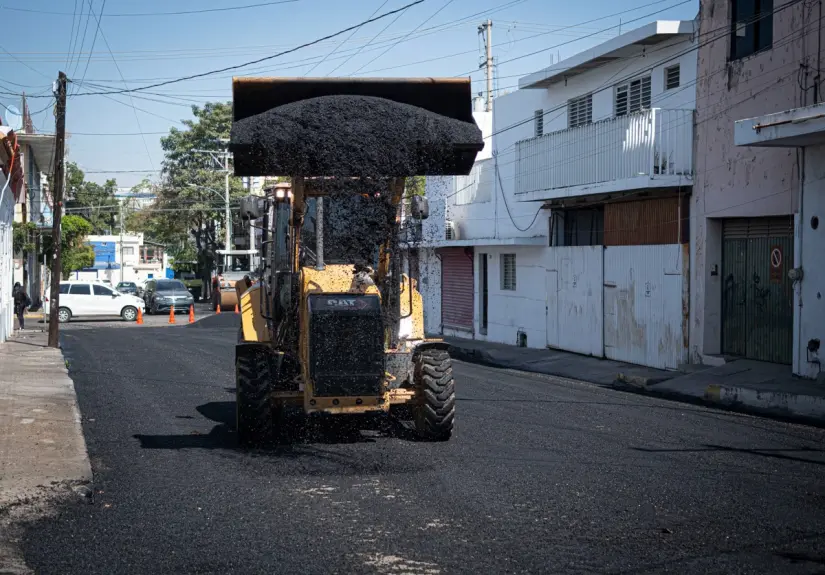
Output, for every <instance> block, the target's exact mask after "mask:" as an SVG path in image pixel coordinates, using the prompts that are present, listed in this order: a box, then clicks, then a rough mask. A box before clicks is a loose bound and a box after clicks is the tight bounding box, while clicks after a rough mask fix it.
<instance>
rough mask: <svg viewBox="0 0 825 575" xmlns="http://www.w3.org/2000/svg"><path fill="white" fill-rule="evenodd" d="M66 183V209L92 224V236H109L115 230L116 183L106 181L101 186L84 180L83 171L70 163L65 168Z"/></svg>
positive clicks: (112, 180)
mask: <svg viewBox="0 0 825 575" xmlns="http://www.w3.org/2000/svg"><path fill="white" fill-rule="evenodd" d="M66 183H67V186H68V187H67V190H68V192H69V198H70V199H69V200H68V201H67V202H66V208H67V209H69V210H71V211H72V212H73V213H74V214H75V215H82V216H83V217H85V218H86V219H87V220H88V221H89V223H90V224H92V233H93V234H111V233H113V230H114V229H115V216H116V215H117V212H118V207H119V205H118V200H117V198H115V192H116V191H117V181H115V180H114V179H111V180H106V183H104V184H103V185H102V186H101V185H100V184H97V183H95V182H88V181H86V180H85V174H84V173H83V170H81V169H80V168H78V167H77V164H76V163H74V162H70V163H69V164H68V165H67V166H66Z"/></svg>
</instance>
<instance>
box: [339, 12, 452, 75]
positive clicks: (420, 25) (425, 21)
mask: <svg viewBox="0 0 825 575" xmlns="http://www.w3.org/2000/svg"><path fill="white" fill-rule="evenodd" d="M453 1H454V0H447V1H446V2H445V3H444V5H443V6H442V7H441V8H439V9H438V10H436V11H435V12H434V13H433V14H432V15H431V16H430V17H429V18H427V19H426V20H424V21H423V22H422V23H421V24H419V25H418V26H416V27H415V28H413V30H412V31H411V32H409V33H408V34H407V35H406V36H404V37H403V38H402V39H401V42H403V41H404V40H406V39H407V38H409V37H410V36H411V35H412V34H414V33H415V32H416V31H418V30H419V29H420V28H421V27H422V26H423V25H424V24H426V23H427V22H429V21H430V20H432V19H433V18H435V17H436V16H438V15H439V14H440V13H441V12H442V11H443V10H444V9H445V8H447V6H449V5H450V4H452V3H453ZM398 17H399V18H400V17H401V14H399V16H398ZM397 19H398V18H396V20H397ZM397 45H398V44H390V46H389V47H388V48H387V49H386V50H384V51H383V52H381V53H380V54H378V56H376V57H375V58H373V59H372V60H370V61H369V62H367V63H366V64H364V65H363V66H361V67H360V68H358V69H357V70H356V71H355V72H353V73H352V74H350V76H354V75H355V74H357V73H358V72H360V71H361V70H363V69H364V68H366V67H367V66H369V65H370V64H372V63H373V62H375V61H376V60H378V59H379V58H381V57H382V56H384V54H386V53H387V52H389V51H390V50H392V49H393V48H395V47H396V46H397Z"/></svg>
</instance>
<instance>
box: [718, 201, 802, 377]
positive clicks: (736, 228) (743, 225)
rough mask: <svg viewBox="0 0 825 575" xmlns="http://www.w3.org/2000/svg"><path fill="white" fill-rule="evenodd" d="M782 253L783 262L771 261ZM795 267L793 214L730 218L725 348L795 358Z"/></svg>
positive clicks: (773, 358) (759, 356) (725, 252)
mask: <svg viewBox="0 0 825 575" xmlns="http://www.w3.org/2000/svg"><path fill="white" fill-rule="evenodd" d="M777 253H778V254H779V258H778V259H779V262H778V263H779V265H778V266H776V265H772V262H771V258H772V256H773V257H774V258H775V257H776V254H777ZM774 263H776V260H774ZM792 267H793V218H792V217H790V216H787V217H781V218H735V219H728V220H725V222H724V226H723V248H722V353H726V354H731V355H738V356H742V357H746V358H748V359H755V360H760V361H770V362H774V363H784V364H790V363H792V360H793V284H792V282H791V280H790V279H788V270H790V269H791V268H792Z"/></svg>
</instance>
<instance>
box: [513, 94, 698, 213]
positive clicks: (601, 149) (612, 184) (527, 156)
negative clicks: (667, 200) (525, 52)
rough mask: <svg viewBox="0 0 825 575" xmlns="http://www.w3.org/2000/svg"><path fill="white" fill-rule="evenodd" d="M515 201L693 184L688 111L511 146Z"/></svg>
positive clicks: (650, 114) (639, 116)
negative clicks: (514, 155)
mask: <svg viewBox="0 0 825 575" xmlns="http://www.w3.org/2000/svg"><path fill="white" fill-rule="evenodd" d="M515 178H516V194H517V196H516V197H517V198H518V199H519V200H520V201H540V200H555V199H562V198H571V197H576V196H583V195H592V194H604V193H616V192H623V191H632V190H640V189H646V188H665V187H673V186H685V185H688V186H689V185H692V183H693V110H663V109H658V108H655V109H652V110H644V111H642V112H637V113H635V114H631V115H628V116H620V117H618V118H610V119H608V120H603V121H600V122H595V123H593V124H587V125H585V126H580V127H577V128H570V129H568V130H560V131H558V132H553V133H550V134H545V135H543V136H539V137H537V138H531V139H529V140H522V141H520V142H518V143H516V174H515Z"/></svg>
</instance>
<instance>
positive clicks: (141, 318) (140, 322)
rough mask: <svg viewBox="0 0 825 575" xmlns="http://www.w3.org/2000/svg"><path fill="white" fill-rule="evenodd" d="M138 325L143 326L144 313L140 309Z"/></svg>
mask: <svg viewBox="0 0 825 575" xmlns="http://www.w3.org/2000/svg"><path fill="white" fill-rule="evenodd" d="M137 324H138V325H143V312H142V311H141V309H140V308H138V316H137Z"/></svg>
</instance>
